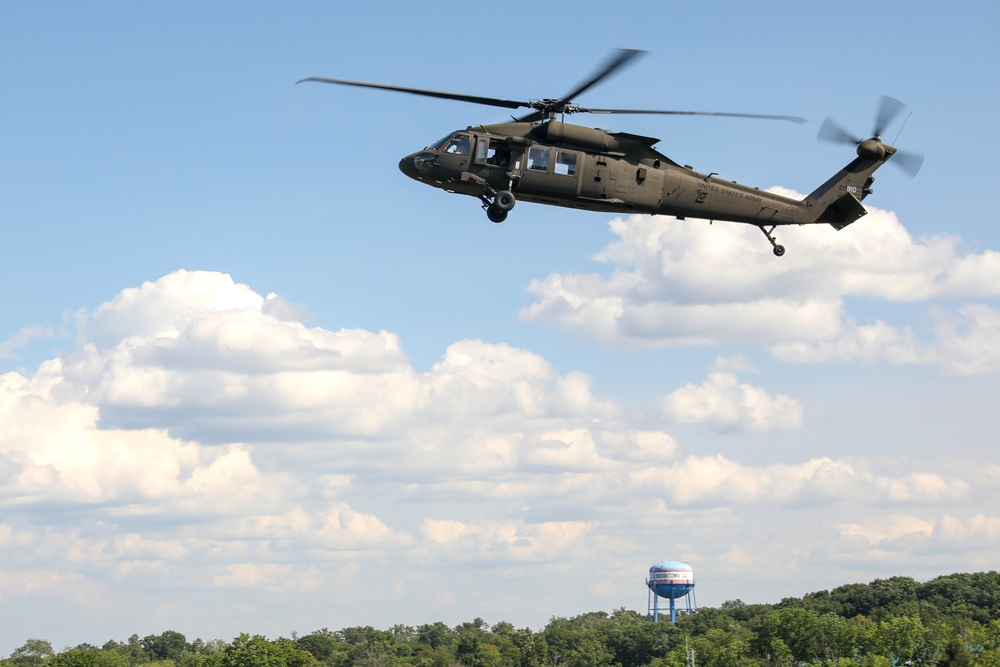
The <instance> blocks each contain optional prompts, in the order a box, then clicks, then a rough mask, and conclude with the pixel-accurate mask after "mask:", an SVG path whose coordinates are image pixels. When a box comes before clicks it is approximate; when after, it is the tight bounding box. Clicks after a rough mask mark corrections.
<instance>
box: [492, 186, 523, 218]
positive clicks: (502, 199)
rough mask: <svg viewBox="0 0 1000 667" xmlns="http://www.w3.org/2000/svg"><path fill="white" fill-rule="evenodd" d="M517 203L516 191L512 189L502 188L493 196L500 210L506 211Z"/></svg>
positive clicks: (495, 204)
mask: <svg viewBox="0 0 1000 667" xmlns="http://www.w3.org/2000/svg"><path fill="white" fill-rule="evenodd" d="M516 203H517V200H516V199H514V193H512V192H511V191H510V190H501V191H500V192H498V193H497V194H496V196H495V197H494V198H493V206H494V207H495V208H496V209H497V210H498V211H503V212H504V213H506V212H507V211H509V210H510V209H512V208H514V204H516Z"/></svg>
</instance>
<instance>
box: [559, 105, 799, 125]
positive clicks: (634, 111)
mask: <svg viewBox="0 0 1000 667" xmlns="http://www.w3.org/2000/svg"><path fill="white" fill-rule="evenodd" d="M574 111H577V112H580V113H598V114H609V113H630V114H659V115H664V116H725V117H727V118H758V119H761V120H787V121H791V122H793V123H799V124H801V123H805V122H806V119H805V118H802V117H800V116H774V115H771V114H759V113H730V112H727V111H660V110H654V109H583V108H578V109H574Z"/></svg>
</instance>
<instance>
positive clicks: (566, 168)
mask: <svg viewBox="0 0 1000 667" xmlns="http://www.w3.org/2000/svg"><path fill="white" fill-rule="evenodd" d="M556 173H557V174H565V175H566V176H575V175H576V153H567V152H566V151H558V152H557V153H556Z"/></svg>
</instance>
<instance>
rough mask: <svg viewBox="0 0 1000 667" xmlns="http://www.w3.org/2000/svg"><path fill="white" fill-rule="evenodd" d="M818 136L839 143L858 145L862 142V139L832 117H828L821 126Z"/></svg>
mask: <svg viewBox="0 0 1000 667" xmlns="http://www.w3.org/2000/svg"><path fill="white" fill-rule="evenodd" d="M816 138H817V139H822V140H823V141H833V142H836V143H839V144H854V145H857V144H859V143H861V139H859V138H857V137H855V136H854V135H853V134H851V133H850V132H848V131H847V130H845V129H844V128H843V127H841V126H840V125H839V124H838V123H837V121H835V120H833V119H832V118H827V119H826V120H825V121H823V125H821V126H820V128H819V133H818V134H817V135H816Z"/></svg>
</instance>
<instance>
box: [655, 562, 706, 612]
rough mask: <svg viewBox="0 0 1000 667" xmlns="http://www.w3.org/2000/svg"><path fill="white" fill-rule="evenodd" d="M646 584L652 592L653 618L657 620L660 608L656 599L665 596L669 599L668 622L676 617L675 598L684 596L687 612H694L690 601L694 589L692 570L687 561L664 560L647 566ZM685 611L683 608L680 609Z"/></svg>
mask: <svg viewBox="0 0 1000 667" xmlns="http://www.w3.org/2000/svg"><path fill="white" fill-rule="evenodd" d="M646 586H648V587H649V590H650V592H651V593H652V594H653V595H652V596H651V597H652V605H650V612H651V614H652V617H653V620H654V621H655V620H659V617H660V610H659V604H658V603H657V600H659V599H660V598H666V599H668V600H670V622H671V623H673V622H675V621H676V619H677V611H676V606H675V600H678V599H680V598H685V602H686V607H687V609H686V611H687V613H689V614H690V613H694V612H695V611H696V607H695V606H693V605H692V602H691V592H692V591H693V590H694V571H692V570H691V566H690V565H688V564H687V563H681V562H679V561H675V560H665V561H663V562H660V563H656V564H654V565H653V566H652V567H650V568H649V578H648V579H646ZM682 611H685V610H682Z"/></svg>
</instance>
